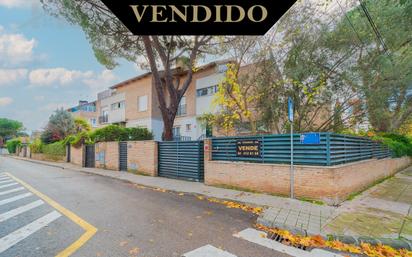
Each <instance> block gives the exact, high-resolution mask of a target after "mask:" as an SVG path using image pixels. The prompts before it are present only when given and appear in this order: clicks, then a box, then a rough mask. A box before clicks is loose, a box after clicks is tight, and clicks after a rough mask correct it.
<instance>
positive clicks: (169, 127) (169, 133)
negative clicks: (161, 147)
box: [162, 122, 173, 141]
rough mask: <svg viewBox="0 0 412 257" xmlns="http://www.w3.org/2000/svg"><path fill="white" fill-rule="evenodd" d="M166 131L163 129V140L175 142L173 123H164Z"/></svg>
mask: <svg viewBox="0 0 412 257" xmlns="http://www.w3.org/2000/svg"><path fill="white" fill-rule="evenodd" d="M163 123H164V129H163V138H162V139H163V140H164V141H172V140H173V122H163Z"/></svg>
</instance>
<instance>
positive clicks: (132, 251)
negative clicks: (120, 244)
mask: <svg viewBox="0 0 412 257" xmlns="http://www.w3.org/2000/svg"><path fill="white" fill-rule="evenodd" d="M139 250H140V249H139V247H135V248H133V249H131V250H130V251H129V254H131V255H132V254H138V253H139Z"/></svg>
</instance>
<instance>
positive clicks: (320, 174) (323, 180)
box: [205, 140, 412, 204]
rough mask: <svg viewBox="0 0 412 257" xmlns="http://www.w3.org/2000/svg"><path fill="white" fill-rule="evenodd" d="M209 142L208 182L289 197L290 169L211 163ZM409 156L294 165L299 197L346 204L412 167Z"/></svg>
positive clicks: (219, 162) (287, 167)
mask: <svg viewBox="0 0 412 257" xmlns="http://www.w3.org/2000/svg"><path fill="white" fill-rule="evenodd" d="M208 149H212V147H211V145H210V141H209V140H207V141H206V142H205V150H206V151H205V183H206V184H207V185H221V186H223V185H225V186H232V187H238V188H243V189H250V190H255V191H259V192H265V193H273V194H279V195H285V196H286V195H289V192H290V166H289V165H281V164H261V163H246V162H226V161H211V153H210V150H208ZM411 163H412V161H411V159H410V158H408V157H404V158H397V159H389V158H388V159H381V160H377V159H371V160H365V161H360V162H355V163H350V164H345V165H338V166H332V167H324V166H295V187H294V189H295V194H296V196H297V197H306V198H312V199H319V200H322V201H325V202H327V203H328V204H337V203H340V202H342V201H344V200H345V199H346V198H347V197H348V196H349V195H350V194H351V193H354V192H358V191H361V190H363V189H365V188H366V187H368V186H369V185H371V184H373V183H374V182H375V181H377V180H379V179H381V178H384V177H387V176H390V175H393V174H395V173H396V172H398V171H400V170H402V169H403V168H406V167H407V166H409V165H411Z"/></svg>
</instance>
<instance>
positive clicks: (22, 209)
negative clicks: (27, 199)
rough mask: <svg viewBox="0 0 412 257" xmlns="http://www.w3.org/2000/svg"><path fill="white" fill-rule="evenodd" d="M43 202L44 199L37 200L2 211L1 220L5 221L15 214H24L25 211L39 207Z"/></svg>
mask: <svg viewBox="0 0 412 257" xmlns="http://www.w3.org/2000/svg"><path fill="white" fill-rule="evenodd" d="M42 204H44V202H43V201H42V200H37V201H35V202H32V203H29V204H26V205H23V206H20V207H18V208H16V209H13V210H11V211H8V212H4V213H1V214H0V222H3V221H5V220H8V219H10V218H13V217H14V216H17V215H19V214H22V213H23V212H26V211H30V210H31V209H34V208H36V207H39V206H40V205H42Z"/></svg>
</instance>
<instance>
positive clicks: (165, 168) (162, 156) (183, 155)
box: [158, 141, 204, 181]
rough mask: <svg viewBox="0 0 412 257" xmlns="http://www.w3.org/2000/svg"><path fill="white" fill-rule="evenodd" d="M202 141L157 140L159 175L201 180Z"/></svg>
mask: <svg viewBox="0 0 412 257" xmlns="http://www.w3.org/2000/svg"><path fill="white" fill-rule="evenodd" d="M203 145H204V144H203V141H170V142H159V158H158V160H159V176H161V177H169V178H178V179H185V180H192V181H203V178H204V155H203Z"/></svg>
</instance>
